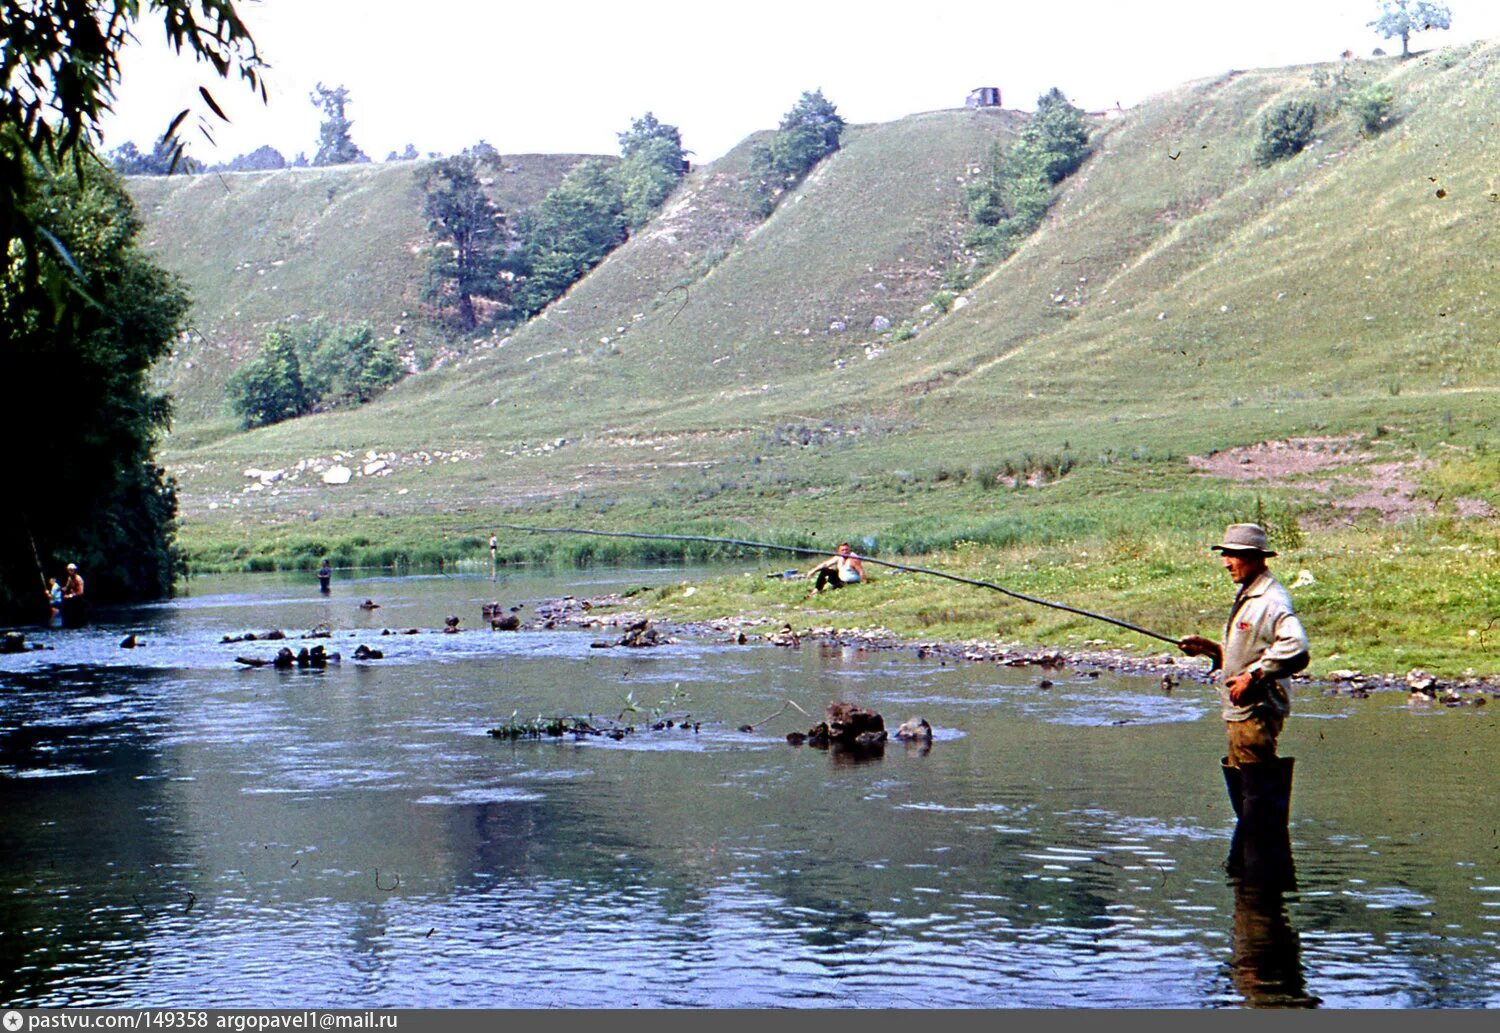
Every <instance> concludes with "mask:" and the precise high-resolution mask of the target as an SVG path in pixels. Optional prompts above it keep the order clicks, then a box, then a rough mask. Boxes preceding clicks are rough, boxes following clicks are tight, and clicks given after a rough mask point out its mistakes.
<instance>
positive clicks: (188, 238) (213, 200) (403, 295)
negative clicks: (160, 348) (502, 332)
mask: <svg viewBox="0 0 1500 1033" xmlns="http://www.w3.org/2000/svg"><path fill="white" fill-rule="evenodd" d="M583 157H584V156H583V155H576V154H575V155H568V154H526V155H507V156H504V157H502V158H501V160H500V162H499V168H498V169H494V170H492V173H493V174H492V175H491V176H489V177H488V178H489V179H491V182H490V184H489V190H490V193H491V196H492V199H493V200H494V201H495V202H496V203H497V204H499V205H500V207H501V208H502V209H504V210H506V211H515V210H517V209H520V208H525V207H529V206H531V205H533V204H535V203H536V202H537V201H539V200H540V199H541V198H542V196H543V195H545V194H546V192H547V191H548V190H550V189H552V187H554V186H556V185H557V183H558V182H559V181H560V180H561V179H562V177H563V176H564V175H565V174H566V173H567V171H568V170H569V169H570V168H572V167H573V166H574V165H576V164H577V163H578V162H579V161H580V160H582V158H583ZM431 164H432V162H430V161H427V160H421V161H411V162H391V163H387V164H382V165H353V166H337V167H331V168H299V169H282V170H280V171H277V172H225V173H211V174H207V175H201V176H133V177H131V178H130V179H129V180H128V181H127V183H128V187H129V189H130V193H131V195H132V197H134V198H135V201H136V204H137V206H138V209H139V211H140V213H141V215H142V216H143V217H144V219H145V220H146V224H147V231H146V233H145V235H144V241H145V244H146V247H147V249H148V250H149V251H150V252H151V253H152V254H153V256H154V257H155V258H156V259H157V261H159V262H160V263H161V264H162V265H164V266H165V267H166V268H168V269H170V270H172V271H173V272H176V273H177V274H179V275H180V276H182V278H183V279H184V280H185V281H186V282H187V284H188V287H189V288H190V289H191V291H192V295H193V300H194V325H193V327H192V330H191V332H190V334H189V339H188V340H187V341H184V342H183V343H182V345H181V346H179V347H178V348H177V350H176V352H175V354H174V355H173V357H172V359H171V361H170V362H168V363H166V364H165V365H164V366H163V367H162V368H161V369H160V371H159V381H160V386H161V387H162V388H164V389H167V390H170V391H171V392H172V393H173V395H174V397H175V398H176V399H177V412H178V420H179V422H180V423H181V424H183V425H185V426H186V427H188V428H191V427H193V426H194V425H196V424H201V423H203V422H204V421H214V420H220V419H221V418H222V416H223V397H224V380H225V378H226V377H227V376H228V375H229V373H230V372H231V371H232V370H233V369H234V367H235V366H236V365H238V363H239V362H240V361H241V360H243V359H244V358H245V357H246V356H248V355H249V354H251V353H252V352H253V351H254V350H255V349H256V348H257V347H259V345H260V343H261V341H262V339H263V338H264V337H265V332H266V330H268V329H269V328H271V327H273V326H275V325H277V324H278V323H282V322H285V321H295V320H311V319H314V318H317V317H320V316H322V317H324V318H327V319H330V320H333V321H335V322H337V321H343V320H349V321H359V320H362V321H367V322H369V323H370V324H371V327H372V328H373V329H374V330H375V332H376V334H377V336H379V337H390V336H395V335H400V336H402V337H404V338H406V340H408V341H409V342H410V343H411V347H412V348H413V349H414V350H421V351H424V352H427V353H431V352H432V351H433V350H434V349H435V348H438V347H440V346H441V344H442V337H441V335H440V334H437V333H434V332H433V331H432V330H430V329H429V328H428V327H426V326H425V325H424V324H423V322H422V320H421V319H420V317H419V309H420V296H421V292H422V288H423V286H424V283H425V278H424V272H423V267H422V263H421V260H420V257H419V255H418V249H419V248H421V246H422V245H423V244H424V243H425V242H426V240H427V236H428V235H427V220H426V219H425V218H424V217H423V215H422V187H421V182H420V180H421V177H422V175H423V174H424V173H425V172H426V170H427V169H428V167H430V166H431Z"/></svg>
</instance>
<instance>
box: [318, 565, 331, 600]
mask: <svg viewBox="0 0 1500 1033" xmlns="http://www.w3.org/2000/svg"><path fill="white" fill-rule="evenodd" d="M332 578H333V568H332V567H331V566H329V565H328V557H327V556H325V557H323V565H322V566H321V567H319V568H318V591H320V592H322V593H323V594H324V595H327V594H328V582H329V581H330V580H331V579H332Z"/></svg>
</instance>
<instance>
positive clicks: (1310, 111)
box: [1255, 97, 1318, 165]
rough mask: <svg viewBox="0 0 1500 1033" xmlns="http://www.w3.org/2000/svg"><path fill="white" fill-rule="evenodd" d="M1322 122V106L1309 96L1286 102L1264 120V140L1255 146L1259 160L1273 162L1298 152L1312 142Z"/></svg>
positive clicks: (1268, 163) (1275, 108)
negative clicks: (1315, 130)
mask: <svg viewBox="0 0 1500 1033" xmlns="http://www.w3.org/2000/svg"><path fill="white" fill-rule="evenodd" d="M1317 121H1318V106H1317V105H1316V104H1315V103H1313V102H1312V101H1310V100H1307V99H1306V98H1301V97H1298V98H1294V99H1292V100H1288V101H1283V102H1282V103H1280V104H1278V105H1276V106H1275V107H1274V108H1272V109H1271V110H1270V111H1268V112H1266V114H1265V117H1264V118H1262V119H1261V123H1260V140H1259V142H1258V143H1257V144H1256V146H1255V160H1256V161H1257V162H1259V163H1260V164H1261V165H1271V164H1274V163H1275V162H1278V161H1281V160H1282V159H1283V158H1290V157H1292V156H1293V155H1294V154H1298V153H1300V152H1301V151H1302V149H1303V148H1304V147H1306V146H1307V145H1308V144H1309V143H1311V142H1312V138H1313V129H1314V127H1315V126H1316V125H1317Z"/></svg>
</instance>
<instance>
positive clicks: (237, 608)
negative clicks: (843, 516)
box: [0, 572, 1500, 1007]
mask: <svg viewBox="0 0 1500 1033" xmlns="http://www.w3.org/2000/svg"><path fill="white" fill-rule="evenodd" d="M592 576H594V577H596V578H602V577H603V575H592ZM653 576H659V577H661V578H664V579H673V580H675V579H679V578H680V577H681V573H680V572H663V573H661V574H660V575H653ZM625 577H627V578H628V579H629V581H630V582H631V583H634V584H639V583H641V582H642V581H644V580H646V578H645V577H643V576H640V575H625ZM268 584H269V586H270V587H268V588H265V587H262V586H263V583H262V582H259V581H242V582H237V583H236V582H225V583H223V584H222V585H218V586H204V589H203V590H202V591H200V592H199V593H198V594H196V595H195V596H194V597H193V598H191V599H188V600H181V601H179V602H178V603H174V604H171V605H165V606H159V607H151V608H144V609H142V610H139V611H131V612H129V613H127V614H122V615H120V617H119V619H118V620H117V621H116V622H115V623H114V624H110V623H109V622H108V620H107V619H105V620H104V621H103V622H102V623H101V625H100V626H99V627H98V628H97V629H96V631H95V632H92V633H90V632H73V631H59V632H56V633H52V637H51V638H49V639H47V641H48V642H49V643H50V644H52V645H54V646H55V647H56V649H55V650H54V652H53V653H51V654H35V655H27V656H24V657H8V658H0V813H4V814H6V815H7V818H8V821H9V824H8V826H7V833H8V836H9V839H8V854H7V865H6V866H5V867H4V868H3V870H0V998H3V1000H5V1001H6V1002H9V1003H36V1004H40V1003H46V1004H63V1003H115V1004H144V1003H152V1004H165V1003H178V1004H208V1003H217V1004H221V1005H227V1004H246V1005H252V1004H261V1005H263V1004H265V1003H267V1002H268V1000H272V1001H276V1002H281V1003H288V1004H293V1003H325V1004H338V1005H343V1006H348V1007H362V1006H368V1005H372V1004H381V1003H388V1004H410V1005H420V1004H439V1005H449V1006H461V1005H475V1006H486V1005H496V1004H503V1005H533V1006H545V1005H555V1004H567V1003H571V1004H594V1005H611V1006H630V1005H632V1004H642V1005H697V1006H726V1005H736V1006H745V1007H753V1006H769V1005H788V1004H792V1005H804V1006H824V1007H831V1006H842V1005H854V1006H874V1005H884V1006H891V1007H916V1006H931V1005H933V1004H941V1005H947V1006H955V1007H985V1006H1008V1007H1028V1006H1033V1007H1045V1006H1060V1005H1064V1006H1070V1005H1091V1006H1111V1005H1123V1006H1132V1007H1194V1006H1202V1005H1205V1004H1218V1005H1251V1006H1294V1005H1307V1004H1312V1003H1316V1002H1317V1001H1318V1000H1319V999H1321V1000H1322V1001H1323V1002H1324V1003H1325V1004H1329V1005H1343V1006H1348V1005H1363V1006H1390V1005H1393V1004H1402V1005H1406V1004H1418V1005H1427V1004H1431V1005H1443V1006H1452V1005H1478V1004H1500V999H1497V996H1496V995H1497V991H1496V990H1494V989H1493V986H1494V980H1493V973H1494V971H1497V970H1500V949H1497V940H1500V936H1497V934H1500V872H1497V870H1496V868H1495V863H1494V861H1493V857H1494V856H1495V855H1494V853H1493V851H1492V847H1493V842H1492V839H1491V830H1490V828H1489V827H1488V825H1486V824H1485V823H1481V822H1474V821H1472V820H1471V818H1472V815H1471V814H1469V813H1468V811H1469V810H1470V808H1469V807H1468V804H1467V801H1471V800H1473V799H1475V798H1476V795H1477V794H1482V793H1484V792H1487V785H1486V783H1485V781H1484V779H1485V778H1486V777H1487V775H1486V772H1488V771H1490V770H1492V769H1493V767H1494V766H1495V764H1496V763H1497V762H1500V756H1497V749H1496V737H1495V736H1494V735H1493V726H1492V725H1490V724H1488V722H1489V721H1491V720H1493V719H1492V718H1491V717H1490V715H1489V714H1488V713H1487V712H1482V711H1481V708H1473V709H1471V710H1470V711H1468V712H1461V713H1443V714H1440V715H1436V716H1431V717H1426V718H1422V719H1420V720H1414V719H1413V717H1412V716H1411V715H1410V714H1409V713H1407V712H1406V711H1405V710H1404V708H1403V707H1401V706H1400V703H1401V702H1402V701H1400V700H1394V701H1393V702H1391V703H1389V704H1388V703H1387V701H1385V700H1383V699H1382V698H1380V697H1378V696H1376V697H1372V698H1371V699H1369V700H1367V701H1363V702H1360V703H1356V702H1354V701H1350V700H1348V699H1320V698H1316V697H1314V698H1310V699H1305V700H1299V709H1298V711H1297V712H1296V713H1295V715H1294V718H1293V720H1292V722H1291V723H1290V724H1289V726H1288V728H1287V731H1286V733H1285V734H1284V737H1283V741H1284V742H1287V743H1289V744H1294V745H1296V746H1297V747H1298V751H1297V752H1299V754H1300V755H1301V759H1300V760H1299V762H1298V763H1299V775H1298V778H1299V789H1298V792H1299V797H1300V798H1299V802H1298V808H1297V813H1296V815H1294V819H1295V820H1293V822H1292V824H1291V826H1290V832H1289V834H1288V830H1287V828H1286V826H1285V825H1283V826H1282V830H1281V832H1282V834H1281V836H1280V837H1274V838H1270V839H1266V838H1265V837H1256V838H1255V839H1254V840H1253V841H1252V840H1247V839H1246V838H1245V836H1244V830H1241V834H1240V835H1239V836H1237V837H1234V838H1231V836H1230V834H1229V833H1230V830H1229V824H1228V821H1227V820H1226V816H1227V813H1226V812H1227V809H1226V807H1225V805H1224V802H1223V790H1222V789H1221V788H1220V787H1219V786H1217V785H1216V784H1214V783H1215V781H1216V776H1215V777H1210V776H1211V775H1212V771H1211V766H1210V767H1207V768H1206V767H1205V765H1204V764H1203V763H1202V760H1203V748H1204V746H1205V744H1206V743H1209V742H1212V741H1215V740H1217V738H1218V733H1217V728H1218V722H1217V716H1216V704H1215V702H1214V701H1213V699H1212V697H1211V694H1209V693H1206V692H1205V693H1204V694H1203V695H1202V696H1201V697H1199V696H1194V695H1192V694H1191V693H1188V692H1186V691H1180V692H1177V693H1174V695H1173V697H1171V698H1163V697H1162V696H1161V694H1160V692H1159V687H1158V686H1157V685H1156V683H1155V682H1154V681H1147V680H1144V679H1129V678H1116V677H1112V676H1105V677H1101V678H1098V679H1091V678H1088V677H1087V676H1086V675H1084V674H1080V673H1077V672H1052V673H1051V675H1050V677H1052V678H1053V679H1054V680H1055V682H1056V684H1055V686H1054V688H1052V689H1051V690H1049V691H1047V692H1039V691H1038V690H1037V689H1036V686H1035V683H1034V679H1033V677H1031V676H1029V675H1028V674H1027V672H1024V671H1022V672H1015V671H1009V670H1006V669H1003V668H997V667H994V666H989V665H982V664H973V665H955V666H951V667H948V666H942V665H940V664H937V663H934V662H932V661H922V660H919V659H917V658H914V657H911V656H907V655H894V654H881V653H876V652H867V653H858V652H856V651H847V652H846V651H840V650H813V649H806V648H804V649H802V650H795V651H794V650H778V649H772V648H769V647H764V648H754V647H741V646H731V645H726V644H724V643H716V642H703V641H684V642H682V643H681V644H679V645H677V646H673V647H671V648H670V649H667V650H659V651H655V652H651V653H648V654H629V655H626V654H621V653H618V652H612V651H602V650H593V649H591V648H590V647H589V643H590V641H592V640H594V639H597V638H598V637H599V634H598V632H597V631H596V632H583V633H565V632H556V633H549V632H536V633H509V634H499V633H493V634H492V633H491V632H490V631H489V630H488V629H487V628H486V629H485V630H483V631H475V632H465V633H462V634H457V635H443V634H441V633H440V632H437V633H431V629H435V628H439V627H441V625H442V623H443V618H444V616H445V615H447V614H449V613H457V614H460V615H464V616H465V617H466V619H467V617H468V616H469V615H471V613H477V612H478V611H479V606H480V604H481V603H482V602H487V601H490V600H491V599H492V598H493V597H494V596H495V595H496V594H497V592H496V588H495V586H494V585H493V584H491V583H490V582H489V581H488V579H483V580H479V579H475V580H474V581H472V582H469V581H464V580H462V579H418V580H410V581H401V580H393V579H383V580H379V581H375V580H372V581H370V582H368V583H354V582H350V581H344V582H342V583H339V584H336V585H335V594H334V596H333V600H332V601H331V602H330V601H328V600H326V599H324V598H322V597H319V596H318V595H317V590H316V586H315V585H314V584H312V583H311V582H310V580H309V583H308V584H305V585H298V584H293V583H291V582H287V583H280V582H275V581H271V582H269V583H268ZM599 587H600V588H604V587H607V585H602V586H599ZM505 589H506V590H505V592H504V593H503V594H504V596H505V599H506V601H507V602H509V601H510V600H512V599H514V600H517V601H518V602H524V603H529V602H531V601H533V600H536V599H539V598H543V597H545V596H547V595H561V594H566V593H568V592H570V591H571V592H577V591H579V589H577V588H576V586H572V585H568V584H566V583H564V582H559V581H553V582H545V583H544V582H540V581H539V582H538V583H536V584H534V585H531V586H530V587H521V586H520V585H519V583H518V582H512V583H509V584H507V585H506V586H505ZM596 590H598V589H596ZM366 597H377V599H378V601H380V602H381V603H382V609H381V610H379V611H375V612H376V613H377V614H380V615H381V616H380V618H379V624H380V626H385V625H389V626H392V627H397V626H401V627H405V626H419V627H422V628H425V629H429V633H424V634H422V635H418V636H411V637H401V638H399V640H398V639H397V638H396V637H394V636H392V637H387V638H383V639H380V640H378V641H379V643H380V644H381V645H382V646H383V647H384V648H385V649H386V651H387V659H386V660H385V661H382V662H381V663H379V664H366V665H356V664H353V663H348V662H346V663H345V664H344V665H342V666H340V667H337V668H333V667H331V668H329V669H328V670H327V671H325V672H317V673H312V672H284V673H278V672H272V671H269V670H265V671H240V670H237V669H236V668H235V666H234V665H233V655H234V652H235V651H236V650H244V649H246V648H247V647H246V646H245V645H243V644H241V645H221V644H220V643H219V638H220V637H221V636H222V635H223V634H224V633H226V632H234V631H243V630H245V629H246V628H255V629H257V630H261V629H265V628H270V627H283V628H286V629H288V631H289V632H291V631H292V630H293V629H300V628H303V627H307V626H309V624H310V623H311V622H313V621H314V620H317V621H321V620H325V619H326V620H328V621H329V622H330V623H331V624H332V625H333V627H334V631H335V640H334V644H336V645H338V646H339V647H340V648H341V649H342V650H343V651H344V652H345V655H346V656H347V655H348V654H349V652H350V651H351V650H352V648H353V646H354V645H355V644H357V643H359V642H376V641H377V640H376V639H375V638H373V637H371V636H372V635H378V630H374V629H375V627H376V626H375V625H369V624H368V620H367V617H366V618H362V616H361V614H360V613H359V612H357V611H356V610H354V604H355V603H356V602H357V601H358V600H359V599H363V598H366ZM362 620H363V621H364V622H363V623H362ZM127 630H128V631H136V632H139V633H141V635H142V637H143V638H145V639H146V641H147V642H148V646H147V647H145V648H143V649H137V650H131V651H126V652H122V651H120V650H119V648H118V643H119V641H120V638H121V635H122V634H123V633H124V632H125V631H127ZM278 644H279V643H268V644H266V645H267V646H268V647H271V646H275V645H278ZM631 690H633V692H634V697H633V698H634V700H635V703H636V704H637V705H639V706H642V707H647V708H649V707H654V706H657V701H658V700H676V701H677V702H674V703H672V704H671V706H672V707H674V708H681V709H686V710H690V711H691V712H692V714H693V719H694V722H695V723H697V722H700V721H701V723H702V727H701V731H699V732H698V733H696V734H695V733H682V732H680V731H678V730H676V729H673V730H672V731H670V732H666V731H664V732H661V733H659V734H653V733H647V734H642V735H637V736H632V737H631V738H630V739H629V740H627V741H625V742H622V743H619V744H614V743H600V742H584V743H573V742H545V743H502V742H499V741H497V740H494V739H491V738H489V737H488V736H486V735H485V734H484V729H486V728H488V727H494V726H495V725H496V724H497V723H500V722H503V721H504V720H505V718H506V716H507V715H509V714H510V713H511V712H512V711H513V710H515V711H518V712H519V714H520V716H521V717H522V718H525V719H529V718H530V717H532V716H535V715H537V714H546V715H556V714H564V713H571V714H587V713H595V714H600V715H610V716H613V715H614V714H618V713H620V711H621V707H622V706H623V705H624V704H623V702H622V697H623V696H624V694H625V693H626V692H627V691H631ZM789 698H792V699H796V700H797V701H798V703H799V705H800V706H802V707H804V708H805V709H807V710H808V711H809V712H810V713H813V714H816V713H818V712H819V711H821V710H822V708H823V706H824V705H825V704H826V703H827V702H828V701H830V700H833V699H848V700H850V701H851V702H855V703H858V704H860V705H862V706H866V707H868V708H870V709H873V710H876V711H879V712H882V713H883V714H884V715H885V717H886V718H887V720H888V721H889V722H890V723H895V722H897V721H901V720H903V719H905V718H907V717H909V716H911V715H914V714H920V715H921V716H923V717H925V718H927V719H928V720H930V721H931V723H932V724H933V726H934V727H935V729H936V731H937V740H936V742H935V744H933V745H931V746H930V747H928V746H927V744H905V743H895V742H891V743H887V744H885V747H884V749H883V751H881V753H880V754H879V755H878V756H874V755H871V754H869V753H866V754H863V755H849V754H839V753H835V752H833V751H830V752H828V753H826V754H820V753H818V752H816V751H814V750H811V749H794V748H793V747H791V746H789V745H788V744H787V743H786V742H785V740H784V738H783V737H784V735H785V734H786V733H787V732H788V731H792V730H795V729H796V727H797V726H798V725H801V727H802V728H805V727H806V722H807V718H806V717H804V716H803V715H800V714H797V713H796V712H795V711H788V712H786V713H785V714H784V715H783V716H782V717H781V718H780V719H778V720H776V721H772V722H770V723H769V724H767V725H765V726H763V727H760V728H757V729H755V730H754V731H752V732H748V733H746V732H741V731H740V730H739V729H740V728H741V727H742V726H744V725H745V723H746V722H747V721H750V720H759V719H761V718H763V717H765V715H768V714H773V713H774V712H776V711H777V710H778V708H782V707H783V705H784V703H785V701H786V700H787V699H789ZM1495 709H1496V708H1494V707H1489V708H1483V711H1490V710H1495ZM1395 741H1399V742H1400V743H1401V749H1398V750H1393V749H1390V748H1389V746H1388V744H1389V743H1392V742H1395ZM1466 751H1467V753H1466ZM1350 772H1358V773H1359V776H1360V777H1358V778H1351V777H1349V773H1350ZM12 815H13V816H14V817H13V818H12V817H10V816H12ZM1481 825H1485V827H1483V828H1481V827H1480V826H1481ZM1293 842H1295V844H1296V863H1295V865H1294V864H1293V862H1292V856H1291V850H1292V844H1293ZM1226 846H1228V847H1229V853H1230V854H1231V855H1232V856H1233V857H1236V858H1238V861H1237V862H1236V864H1235V866H1234V868H1235V870H1234V875H1233V878H1232V879H1231V881H1230V882H1228V883H1226V882H1225V880H1224V876H1223V872H1222V868H1221V865H1222V863H1223V860H1224V857H1225V848H1226ZM377 873H378V876H377ZM398 880H399V882H398ZM292 987H295V988H297V989H295V990H292V989H289V988H292Z"/></svg>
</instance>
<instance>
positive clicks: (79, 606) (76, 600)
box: [62, 563, 88, 628]
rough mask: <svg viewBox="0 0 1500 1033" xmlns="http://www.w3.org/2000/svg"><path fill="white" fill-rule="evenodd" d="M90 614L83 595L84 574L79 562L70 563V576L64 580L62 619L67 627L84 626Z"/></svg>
mask: <svg viewBox="0 0 1500 1033" xmlns="http://www.w3.org/2000/svg"><path fill="white" fill-rule="evenodd" d="M87 616H88V602H87V600H85V599H84V595H83V575H82V574H80V573H78V564H76V563H69V564H68V576H67V577H66V578H65V579H64V580H63V590H62V620H63V626H64V627H67V628H78V627H82V626H83V623H84V621H85V620H86V619H87Z"/></svg>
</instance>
